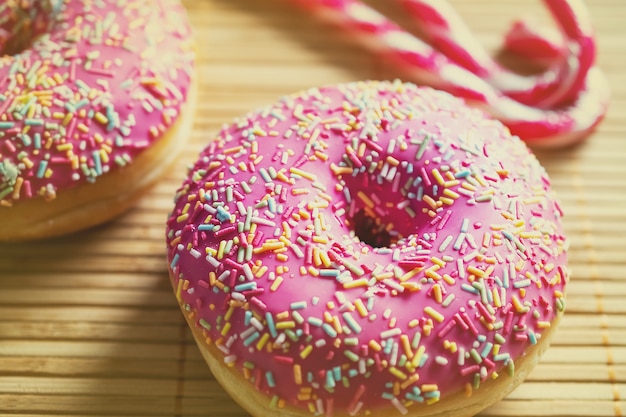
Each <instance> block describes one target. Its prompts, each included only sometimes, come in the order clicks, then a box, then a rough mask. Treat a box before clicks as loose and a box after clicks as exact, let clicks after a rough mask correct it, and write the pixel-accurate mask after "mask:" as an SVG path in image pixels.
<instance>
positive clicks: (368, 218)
mask: <svg viewBox="0 0 626 417" xmlns="http://www.w3.org/2000/svg"><path fill="white" fill-rule="evenodd" d="M352 223H353V224H354V233H355V235H356V236H357V237H358V238H359V240H360V241H361V242H363V243H366V244H368V245H370V246H372V247H374V248H388V247H389V246H391V245H392V244H393V243H395V242H396V241H397V239H394V235H396V236H397V234H395V233H391V232H390V230H389V226H390V225H389V224H384V223H383V222H382V221H381V220H380V219H379V218H376V217H374V216H372V215H371V214H369V213H368V212H367V211H366V210H360V211H359V212H358V213H356V214H355V215H354V218H353V219H352Z"/></svg>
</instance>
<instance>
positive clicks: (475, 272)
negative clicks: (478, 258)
mask: <svg viewBox="0 0 626 417" xmlns="http://www.w3.org/2000/svg"><path fill="white" fill-rule="evenodd" d="M467 272H468V273H469V274H471V275H474V276H477V277H478V278H481V277H482V276H483V275H484V274H485V271H482V270H480V269H478V268H476V267H475V266H474V265H470V266H468V267H467Z"/></svg>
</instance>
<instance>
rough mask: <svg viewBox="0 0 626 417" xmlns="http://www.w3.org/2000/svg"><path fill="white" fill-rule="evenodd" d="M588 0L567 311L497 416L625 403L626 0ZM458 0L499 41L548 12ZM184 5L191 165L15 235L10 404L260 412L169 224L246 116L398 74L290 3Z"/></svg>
mask: <svg viewBox="0 0 626 417" xmlns="http://www.w3.org/2000/svg"><path fill="white" fill-rule="evenodd" d="M384 3H385V0H380V1H378V4H384ZM588 3H589V4H588V5H589V7H590V9H591V12H592V14H593V18H594V22H595V25H596V27H597V32H598V38H599V50H600V56H599V64H600V66H601V67H602V68H603V69H604V70H605V71H606V73H607V74H608V76H609V78H610V82H611V85H612V91H613V99H612V104H611V108H610V111H609V114H608V115H607V117H606V120H605V121H604V123H603V124H602V125H601V126H600V127H599V129H598V131H597V132H596V133H595V134H594V135H593V136H592V137H591V138H590V140H588V141H587V142H586V143H584V144H582V145H581V146H577V147H574V148H571V149H567V150H560V151H556V152H540V153H539V154H538V156H539V158H540V159H541V161H542V162H543V163H544V165H545V166H546V168H547V169H548V171H549V173H550V175H551V176H552V179H553V182H554V187H555V188H556V190H557V192H559V194H560V198H561V200H562V205H563V207H564V209H565V212H566V218H565V226H566V229H567V232H568V234H569V237H570V239H571V242H572V246H571V252H570V253H571V267H572V269H573V271H574V275H573V281H572V282H571V285H570V287H569V301H568V310H567V313H566V316H565V318H564V320H563V322H562V326H561V328H560V329H559V331H558V333H557V336H556V338H555V340H554V342H553V346H552V347H551V349H550V350H549V351H548V353H547V354H546V355H545V356H544V358H543V360H542V361H541V364H540V365H539V366H538V367H537V368H536V370H535V371H534V372H533V373H532V375H531V376H530V378H529V379H528V380H527V381H526V382H525V383H524V384H523V385H522V386H521V387H520V388H519V389H517V390H516V391H515V392H513V393H512V394H511V395H509V397H507V398H506V399H505V400H503V401H502V402H500V403H499V404H497V405H495V406H493V407H491V408H490V409H488V410H487V411H485V412H483V414H481V415H483V416H622V415H624V414H626V255H625V253H624V251H625V250H626V239H625V238H624V236H625V235H626V182H625V181H624V176H623V175H624V174H626V163H624V161H625V160H626V141H624V137H625V136H626V121H625V120H626V119H624V118H623V117H622V114H623V112H625V111H626V71H625V69H626V66H625V64H626V54H624V52H625V49H624V47H623V45H624V41H625V40H626V23H625V22H624V16H626V2H624V1H623V0H589V1H588ZM454 4H455V5H456V6H457V7H458V10H459V11H460V13H461V14H462V15H463V16H464V17H465V18H466V19H467V21H468V22H469V24H470V25H471V26H472V27H473V28H474V29H475V30H476V32H477V33H478V35H479V37H480V39H481V41H483V42H485V43H486V44H487V45H488V46H489V47H490V48H496V47H497V45H498V42H499V39H500V36H501V35H502V33H503V31H504V29H505V27H506V25H507V22H508V21H509V20H510V19H511V18H512V17H513V16H515V15H521V14H525V13H531V14H537V15H538V16H540V18H543V19H545V18H546V15H545V12H544V10H543V8H542V6H541V5H540V3H539V2H538V1H530V2H529V1H528V0H515V1H506V2H504V1H497V0H473V1H472V0H463V1H461V0H456V1H454ZM185 5H186V6H187V8H188V9H189V12H190V16H191V19H192V23H193V25H194V26H195V29H196V34H197V39H198V50H199V74H200V76H201V82H202V87H201V91H200V100H199V106H198V110H197V115H196V116H197V117H196V119H195V125H194V130H193V135H192V138H191V144H190V145H189V146H188V148H187V150H186V151H185V152H184V153H183V155H181V157H180V159H179V161H178V164H177V167H176V169H175V170H173V171H172V172H171V173H170V174H169V175H168V176H167V177H166V178H165V179H163V181H161V182H160V183H159V185H158V186H156V187H155V188H154V189H153V190H152V191H151V192H150V193H149V194H148V195H146V196H145V198H143V199H142V200H141V201H140V203H139V204H138V206H137V207H136V208H134V209H133V210H132V211H130V212H128V213H127V214H125V215H124V216H122V217H120V218H119V219H117V220H115V221H113V222H112V223H110V224H107V225H104V226H101V227H99V228H96V229H94V230H90V231H87V232H83V233H80V234H77V235H74V236H71V237H66V238H63V239H57V240H52V241H46V242H37V243H28V244H19V245H18V244H12V245H0V415H2V416H22V417H25V416H43V415H55V416H60V415H67V416H70V415H71V416H181V417H182V416H216V417H227V416H230V417H244V416H246V415H247V414H246V413H245V412H244V411H243V410H242V409H240V408H239V407H238V406H237V405H235V404H234V403H233V402H232V401H231V400H230V399H229V398H228V396H227V395H226V394H225V393H224V392H223V391H222V389H221V388H220V387H219V386H218V384H217V383H216V382H215V380H214V379H213V377H212V376H211V374H210V372H209V371H208V368H207V367H206V366H205V365H204V363H203V361H202V359H201V357H200V355H199V353H198V351H197V349H196V347H195V345H194V344H193V342H192V340H191V336H190V333H189V331H188V330H187V326H186V324H185V323H184V321H183V318H182V315H181V314H180V312H179V311H178V306H177V304H176V301H175V299H174V297H173V295H172V292H171V289H170V286H169V282H168V278H167V272H166V267H165V260H164V257H165V249H164V239H163V233H164V220H165V216H166V213H167V211H168V210H169V207H170V201H171V198H172V196H173V192H174V190H175V189H176V187H177V186H178V184H179V183H180V182H181V181H182V178H183V175H184V171H185V166H186V165H187V164H188V163H190V162H192V161H193V160H194V159H195V155H196V154H197V152H198V150H199V149H200V148H201V146H202V145H203V144H204V143H206V141H207V140H208V139H209V138H210V137H211V135H212V134H214V133H215V132H216V131H217V129H218V128H219V126H220V125H221V124H222V123H224V122H228V121H230V120H231V119H232V118H233V117H235V116H237V115H240V114H243V113H245V112H247V111H248V110H250V109H253V108H256V107H258V106H260V105H264V104H268V103H271V102H273V101H274V100H275V99H276V98H277V97H279V96H281V95H283V94H286V93H290V92H293V91H295V90H299V89H302V88H306V87H309V86H314V85H321V84H329V83H336V82H342V81H350V80H355V79H364V78H383V77H384V78H391V77H395V76H397V75H399V74H396V73H394V70H393V68H389V67H388V66H387V65H385V63H384V62H381V61H380V60H378V59H376V57H374V56H372V55H370V54H368V53H365V52H363V51H361V50H359V49H355V48H354V47H352V46H350V45H349V44H347V43H346V42H344V41H343V40H341V39H340V38H339V36H338V35H337V33H336V32H334V31H333V30H329V29H328V28H327V27H325V26H322V25H320V24H318V23H317V22H314V21H313V20H311V19H309V18H306V17H304V16H303V15H301V14H299V13H296V12H294V11H293V10H291V9H289V8H288V7H286V6H285V5H284V4H283V3H278V2H274V1H258V0H186V1H185Z"/></svg>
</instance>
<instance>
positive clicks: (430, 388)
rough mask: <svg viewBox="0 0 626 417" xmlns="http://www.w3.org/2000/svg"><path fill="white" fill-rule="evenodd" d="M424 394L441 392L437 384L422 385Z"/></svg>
mask: <svg viewBox="0 0 626 417" xmlns="http://www.w3.org/2000/svg"><path fill="white" fill-rule="evenodd" d="M421 388H422V392H433V391H437V390H439V386H437V384H424V385H422V387H421Z"/></svg>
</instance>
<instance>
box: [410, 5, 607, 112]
mask: <svg viewBox="0 0 626 417" xmlns="http://www.w3.org/2000/svg"><path fill="white" fill-rule="evenodd" d="M398 1H399V2H400V3H402V5H403V6H404V7H405V9H406V10H407V11H408V12H409V13H410V15H411V16H412V17H413V18H414V20H415V21H416V22H417V24H418V25H419V26H420V28H421V29H422V30H423V31H424V33H425V34H426V36H427V38H428V41H429V42H430V43H431V44H432V45H433V46H434V47H435V48H437V49H438V50H440V51H441V52H443V53H444V54H445V55H447V56H448V57H449V58H450V59H452V60H453V61H455V62H457V63H458V64H460V65H463V66H464V67H465V68H467V69H468V70H470V71H472V72H473V73H474V74H477V75H480V76H481V77H482V78H484V79H485V80H486V81H487V82H488V83H490V84H492V85H493V86H494V87H495V88H497V89H498V90H500V91H501V92H502V93H503V94H505V95H507V96H509V97H511V98H513V99H515V100H517V101H519V102H521V103H524V104H527V105H530V106H535V107H541V108H553V107H556V106H559V105H563V104H567V103H569V102H571V101H572V100H573V99H575V97H576V96H577V95H578V93H579V91H580V90H582V88H583V87H584V83H585V78H586V76H587V72H588V71H589V69H590V68H591V67H592V66H593V63H594V59H595V53H596V47H595V40H594V35H593V29H592V26H591V19H590V17H589V13H588V12H587V10H586V9H585V8H584V5H583V4H582V2H581V1H580V0H544V3H545V4H546V6H547V7H548V9H549V10H550V12H551V13H552V16H553V17H554V19H555V20H556V22H557V23H558V27H559V29H560V32H561V34H562V36H563V39H564V40H565V45H564V47H565V50H566V51H567V54H565V55H563V56H561V57H560V59H558V60H555V62H554V63H553V65H552V66H551V67H550V68H548V70H547V71H545V72H544V73H542V74H540V75H533V76H523V75H520V74H517V73H515V72H512V71H510V70H508V69H506V68H504V67H502V66H501V65H499V64H498V63H497V62H496V61H495V60H494V59H492V58H491V56H490V55H489V54H488V53H487V51H486V50H485V49H484V48H483V46H482V45H481V44H480V42H478V41H477V40H476V39H475V37H474V36H473V34H472V32H471V31H470V30H469V29H468V27H467V26H466V25H465V24H464V22H463V20H462V19H461V17H460V16H459V15H458V14H457V13H456V11H455V10H454V8H453V7H452V6H451V5H450V3H448V2H447V1H446V0H398ZM528 46H532V45H528ZM528 52H529V54H528V55H531V54H532V51H528Z"/></svg>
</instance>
